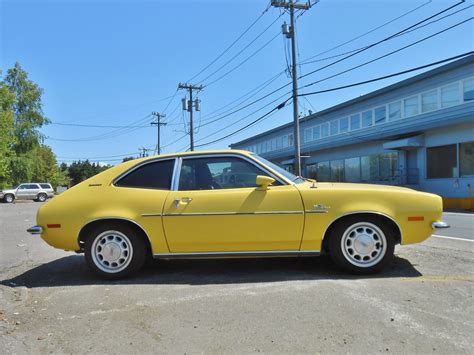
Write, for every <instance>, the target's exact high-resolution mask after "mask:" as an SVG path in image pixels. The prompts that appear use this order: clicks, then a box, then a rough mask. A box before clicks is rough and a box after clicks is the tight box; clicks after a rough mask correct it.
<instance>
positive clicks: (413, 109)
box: [403, 96, 419, 117]
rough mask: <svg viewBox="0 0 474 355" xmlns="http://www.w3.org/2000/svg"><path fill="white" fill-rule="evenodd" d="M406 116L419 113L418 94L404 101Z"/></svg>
mask: <svg viewBox="0 0 474 355" xmlns="http://www.w3.org/2000/svg"><path fill="white" fill-rule="evenodd" d="M403 109H404V111H405V117H411V116H415V115H418V113H419V111H418V96H413V97H410V98H408V99H405V100H404V101H403Z"/></svg>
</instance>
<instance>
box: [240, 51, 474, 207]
mask: <svg viewBox="0 0 474 355" xmlns="http://www.w3.org/2000/svg"><path fill="white" fill-rule="evenodd" d="M300 129H301V154H302V156H303V158H302V167H303V175H305V176H307V177H311V178H315V179H317V180H318V181H333V182H360V183H378V184H391V185H401V186H408V187H411V188H414V189H417V190H422V191H428V192H433V193H436V194H439V195H441V196H443V198H444V200H445V205H446V206H447V207H458V208H472V207H473V206H474V204H473V199H472V189H473V188H474V55H471V56H468V57H465V58H462V59H459V60H456V61H454V62H451V63H449V64H445V65H443V66H440V67H438V68H436V69H433V70H430V71H427V72H424V73H422V74H419V75H416V76H414V77H411V78H408V79H406V80H403V81H400V82H398V83H396V84H393V85H389V86H387V87H384V88H382V89H379V90H376V91H374V92H371V93H369V94H366V95H363V96H360V97H358V98H355V99H353V100H349V101H346V102H344V103H341V104H338V105H336V106H333V107H330V108H328V109H325V110H323V111H320V112H318V113H315V114H312V115H309V116H306V117H304V118H302V119H301V120H300ZM292 132H293V125H292V123H288V124H285V125H282V126H280V127H277V128H274V129H271V130H269V131H266V132H263V133H261V134H258V135H256V136H253V137H250V138H248V139H245V140H243V141H240V142H237V143H234V144H231V148H233V149H245V150H249V151H252V152H255V153H257V154H260V155H262V156H263V157H265V158H267V159H269V160H271V161H273V162H275V163H278V164H280V165H282V166H285V167H286V168H287V169H288V170H291V169H292V166H293V164H294V160H293V156H294V147H293V133H292Z"/></svg>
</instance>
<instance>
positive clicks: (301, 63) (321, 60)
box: [300, 5, 474, 65]
mask: <svg viewBox="0 0 474 355" xmlns="http://www.w3.org/2000/svg"><path fill="white" fill-rule="evenodd" d="M473 6H474V5H469V6H466V7H464V8H462V9H459V10H457V11H455V12H452V13H450V14H447V15H445V16H442V17H440V18H439V19H436V20H433V21H430V22H427V23H426V24H424V25H420V26H417V27H415V28H413V29H411V30H409V31H405V32H403V33H400V34H398V35H396V36H394V37H393V38H397V37H400V36H404V35H406V34H408V33H411V32H414V31H417V30H419V29H421V28H423V27H426V26H429V25H431V24H433V23H436V22H439V21H441V20H444V19H445V18H448V17H451V16H453V15H455V14H457V13H460V12H462V11H465V10H468V9H470V8H471V7H473ZM367 47H368V45H367V46H363V47H359V48H356V49H352V50H350V51H346V52H343V53H340V54H335V55H332V56H329V57H325V58H320V59H316V60H311V61H308V60H305V61H302V62H300V65H307V64H311V63H317V62H323V61H325V60H328V59H334V58H337V57H342V56H343V55H346V54H350V53H354V52H357V51H359V50H361V49H365V48H367Z"/></svg>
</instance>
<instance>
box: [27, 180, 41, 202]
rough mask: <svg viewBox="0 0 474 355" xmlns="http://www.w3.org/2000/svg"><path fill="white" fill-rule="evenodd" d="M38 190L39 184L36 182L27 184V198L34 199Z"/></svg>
mask: <svg viewBox="0 0 474 355" xmlns="http://www.w3.org/2000/svg"><path fill="white" fill-rule="evenodd" d="M39 192H40V186H39V185H38V184H28V199H30V200H33V199H35V198H36V197H37V196H38V194H39Z"/></svg>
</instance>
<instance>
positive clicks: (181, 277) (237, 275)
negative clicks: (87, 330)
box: [0, 255, 421, 288]
mask: <svg viewBox="0 0 474 355" xmlns="http://www.w3.org/2000/svg"><path fill="white" fill-rule="evenodd" d="M419 276H421V273H420V272H419V271H418V270H416V268H415V267H414V266H413V265H412V264H411V263H410V262H409V261H408V260H406V259H404V258H401V257H397V256H396V257H395V258H394V260H393V261H392V263H391V265H390V266H388V267H387V268H386V269H384V270H383V271H382V272H380V273H377V274H374V275H368V276H357V275H350V274H348V273H345V272H344V271H341V270H339V269H337V268H336V267H335V266H334V264H333V263H332V261H331V259H330V258H329V257H327V256H321V257H311V258H310V257H305V258H261V259H250V258H248V259H201V260H154V261H150V262H149V263H148V264H147V265H146V266H145V268H144V270H142V271H141V272H140V273H139V274H137V275H136V276H132V277H129V278H126V279H123V280H114V281H111V280H104V279H101V278H100V277H98V276H96V275H95V274H93V273H92V272H91V271H90V270H89V269H88V268H87V266H86V264H85V261H84V258H83V256H82V255H72V256H67V257H64V258H61V259H57V260H54V261H51V262H49V263H45V264H42V265H39V266H37V267H34V268H32V269H30V270H28V271H25V272H24V273H22V274H20V275H18V276H16V277H14V278H11V279H8V280H3V281H0V284H2V285H5V286H9V287H21V286H26V287H28V288H35V287H57V286H82V285H110V284H118V285H120V284H122V285H128V284H137V285H140V284H156V285H184V284H187V285H210V284H237V283H257V282H279V281H280V282H281V281H304V280H306V281H308V280H341V279H346V280H351V279H354V280H355V279H380V278H400V277H419Z"/></svg>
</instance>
